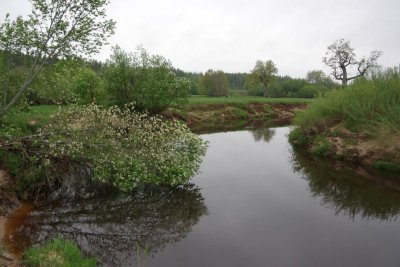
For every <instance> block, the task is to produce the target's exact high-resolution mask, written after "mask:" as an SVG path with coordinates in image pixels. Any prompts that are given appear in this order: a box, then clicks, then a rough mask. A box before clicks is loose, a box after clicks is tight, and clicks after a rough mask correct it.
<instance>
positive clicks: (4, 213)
mask: <svg viewBox="0 0 400 267" xmlns="http://www.w3.org/2000/svg"><path fill="white" fill-rule="evenodd" d="M0 203H1V205H0V238H1V239H0V240H1V242H0V266H8V267H12V266H18V260H17V259H16V258H15V256H14V255H12V254H11V253H10V252H9V251H8V249H7V248H6V247H5V246H4V240H5V239H6V236H5V235H6V232H7V230H6V228H7V224H6V223H7V220H8V216H9V214H10V213H11V212H12V211H13V210H14V209H16V207H18V206H19V205H20V203H19V201H18V198H17V196H16V194H15V183H14V182H13V180H12V179H11V177H10V176H9V175H8V173H7V172H6V171H5V170H3V169H1V168H0Z"/></svg>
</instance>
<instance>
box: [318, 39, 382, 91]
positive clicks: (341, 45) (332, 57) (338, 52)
mask: <svg viewBox="0 0 400 267" xmlns="http://www.w3.org/2000/svg"><path fill="white" fill-rule="evenodd" d="M381 55H382V52H381V51H377V50H374V51H372V52H371V54H370V56H369V57H362V58H361V59H357V58H356V54H355V53H354V48H352V47H351V46H350V41H346V40H344V39H340V40H336V41H335V42H333V43H332V44H331V45H329V46H328V50H327V52H326V55H325V57H323V59H322V61H323V62H324V63H325V64H326V65H327V66H329V67H331V68H332V75H333V77H334V78H335V79H336V80H340V81H341V82H342V86H347V84H348V82H349V81H351V80H353V79H356V78H358V77H361V76H364V75H365V74H366V72H367V71H368V70H369V69H371V68H373V67H376V66H377V60H378V58H379V57H380V56H381ZM354 69H355V70H354ZM350 71H353V72H355V73H356V74H354V75H351V74H350Z"/></svg>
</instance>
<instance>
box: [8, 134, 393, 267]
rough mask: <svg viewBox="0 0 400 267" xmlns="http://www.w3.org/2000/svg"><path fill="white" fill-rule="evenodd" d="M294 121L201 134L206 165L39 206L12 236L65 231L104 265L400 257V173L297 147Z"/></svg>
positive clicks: (340, 262) (35, 240)
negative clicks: (150, 183)
mask: <svg viewBox="0 0 400 267" xmlns="http://www.w3.org/2000/svg"><path fill="white" fill-rule="evenodd" d="M288 132H289V128H288V127H283V128H262V129H257V130H249V131H239V132H228V133H216V134H209V135H203V138H204V139H206V140H208V141H209V149H208V153H207V155H206V157H205V159H204V162H203V165H202V168H201V174H199V175H197V176H196V177H194V179H193V180H192V182H193V184H192V185H188V186H185V187H181V188H177V189H172V188H144V189H141V190H138V191H137V192H133V193H132V194H114V195H108V196H103V197H102V198H95V199H87V200H84V201H79V202H66V203H58V204H56V203H53V204H48V205H44V206H42V207H38V208H36V209H35V210H34V211H33V212H32V213H31V214H30V216H29V218H28V219H27V220H26V221H25V222H24V223H23V225H22V226H20V227H18V228H17V229H14V230H13V233H12V235H13V240H14V242H13V243H11V244H14V246H18V247H23V246H27V245H29V244H40V243H41V242H43V241H44V240H46V239H48V238H50V237H54V236H55V235H57V234H61V235H64V236H66V237H68V238H71V239H73V240H75V241H76V242H77V243H78V244H79V246H80V247H81V248H82V249H83V250H84V251H85V252H86V253H87V254H90V255H92V256H95V257H97V258H98V259H99V260H100V261H101V262H102V264H103V265H105V266H163V267H166V266H167V267H168V266H193V267H196V266H208V267H210V266H218V267H220V266H230V267H233V266H400V247H399V243H400V221H398V216H399V214H400V183H399V180H398V179H396V177H390V175H388V174H383V173H372V172H369V171H366V170H364V169H362V168H359V167H356V166H349V165H343V164H342V163H339V162H332V161H322V160H318V159H314V158H310V157H307V156H306V155H302V153H301V152H294V151H293V150H292V148H291V146H290V145H289V144H288V143H287V136H286V135H287V134H288Z"/></svg>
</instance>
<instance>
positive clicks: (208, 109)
mask: <svg viewBox="0 0 400 267" xmlns="http://www.w3.org/2000/svg"><path fill="white" fill-rule="evenodd" d="M306 107H307V104H298V103H293V104H277V103H249V104H239V103H224V104H198V105H189V106H187V107H183V108H179V109H178V108H169V109H168V110H166V111H165V112H164V113H163V115H164V116H165V117H167V118H173V119H177V120H180V121H182V122H184V123H186V124H187V125H188V126H189V127H190V128H191V129H192V130H193V131H194V132H197V133H203V132H213V131H228V130H235V129H240V128H243V127H246V126H260V125H262V124H264V125H271V126H272V125H274V126H279V125H288V124H290V123H291V122H292V120H293V117H294V111H295V110H296V109H305V108H306Z"/></svg>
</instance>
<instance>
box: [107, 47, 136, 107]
mask: <svg viewBox="0 0 400 267" xmlns="http://www.w3.org/2000/svg"><path fill="white" fill-rule="evenodd" d="M112 52H113V53H112V55H111V57H110V59H109V60H107V62H106V65H105V68H104V71H103V76H104V80H105V84H106V90H107V93H108V95H109V98H110V100H114V101H116V102H117V103H129V102H132V101H133V95H134V93H133V81H134V66H133V55H132V54H130V53H128V52H126V51H124V50H122V48H121V47H119V46H114V47H113V48H112Z"/></svg>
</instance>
